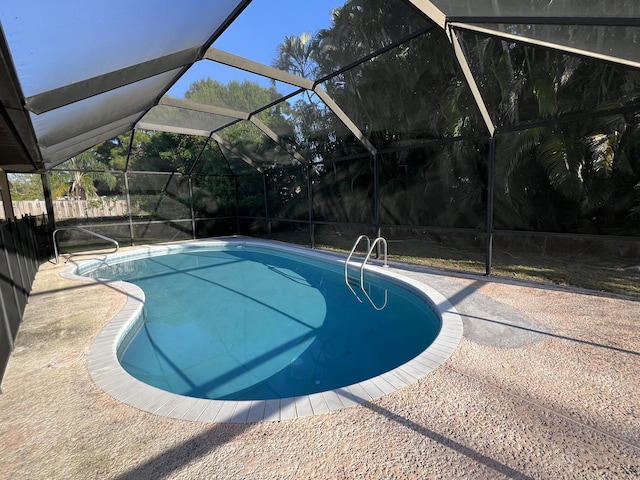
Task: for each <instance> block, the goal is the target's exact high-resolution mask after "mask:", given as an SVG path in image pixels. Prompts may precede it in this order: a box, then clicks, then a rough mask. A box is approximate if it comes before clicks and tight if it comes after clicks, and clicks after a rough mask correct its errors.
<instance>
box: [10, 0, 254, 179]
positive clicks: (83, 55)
mask: <svg viewBox="0 0 640 480" xmlns="http://www.w3.org/2000/svg"><path fill="white" fill-rule="evenodd" d="M242 3H243V2H241V1H238V0H221V1H216V2H204V3H203V2H200V1H196V0H188V1H186V2H180V3H176V2H171V1H168V0H160V1H154V2H150V1H140V2H134V3H131V2H127V1H125V0H115V1H112V2H106V3H92V4H91V5H90V6H89V5H87V4H86V3H85V2H79V1H67V2H48V1H45V0H34V1H29V2H22V1H8V2H3V5H2V8H1V9H0V21H1V22H2V27H3V30H4V32H5V35H6V37H7V41H8V44H9V46H10V50H11V55H12V59H13V61H14V64H15V68H16V71H17V74H18V77H19V79H20V85H21V88H22V91H23V93H24V95H25V97H26V105H27V108H28V109H29V110H31V111H32V112H33V115H32V122H33V123H34V129H35V130H36V136H37V137H38V139H39V140H40V136H42V138H43V141H42V142H40V144H41V147H42V153H43V156H44V161H45V166H46V167H48V168H50V167H51V166H54V165H55V164H56V163H59V162H61V161H64V160H66V158H69V157H70V156H73V155H75V154H77V153H80V152H81V151H83V150H84V149H86V148H89V147H91V146H93V145H95V144H96V143H99V142H101V141H104V140H105V139H108V138H110V137H113V136H115V135H117V134H118V133H124V132H125V131H127V130H128V129H130V128H131V127H132V126H133V123H134V122H135V119H136V118H139V117H140V115H141V114H142V113H143V112H144V111H145V110H146V109H148V108H149V107H151V105H153V103H154V101H155V100H156V99H157V98H158V97H159V96H160V95H161V94H162V93H163V92H164V91H166V89H168V88H169V86H170V85H171V83H172V82H173V81H174V80H175V79H176V78H177V76H178V75H179V73H180V72H181V71H182V68H183V67H184V66H186V65H189V64H190V63H191V62H193V61H195V60H196V59H197V56H198V53H199V51H200V50H201V49H202V48H204V47H206V46H208V44H209V42H210V40H211V39H212V38H213V36H214V33H215V32H216V31H217V29H219V28H220V27H222V26H223V24H224V22H225V21H226V20H227V18H228V17H229V15H230V14H231V13H232V12H233V11H234V10H235V9H236V8H237V7H238V6H239V5H240V4H242ZM134 116H135V117H136V118H134V119H133V120H131V118H132V117H134ZM125 118H126V119H128V120H130V121H129V122H128V123H124V122H123V119H125ZM116 126H117V127H118V128H117V129H116V128H115V127H116ZM96 132H100V133H96Z"/></svg>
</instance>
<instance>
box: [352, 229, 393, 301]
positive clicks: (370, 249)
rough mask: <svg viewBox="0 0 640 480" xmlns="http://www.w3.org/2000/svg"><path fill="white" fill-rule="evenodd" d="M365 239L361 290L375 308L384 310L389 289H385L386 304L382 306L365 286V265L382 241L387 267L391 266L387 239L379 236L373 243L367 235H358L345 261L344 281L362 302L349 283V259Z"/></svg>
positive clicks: (361, 268) (361, 269) (361, 267)
mask: <svg viewBox="0 0 640 480" xmlns="http://www.w3.org/2000/svg"><path fill="white" fill-rule="evenodd" d="M363 239H366V240H367V255H366V257H365V259H364V261H363V262H362V265H360V290H362V293H364V295H365V296H366V297H367V300H369V303H370V304H371V305H372V306H373V308H375V309H376V310H382V309H383V308H384V307H386V306H387V299H388V296H387V290H385V291H384V304H383V305H382V306H381V307H378V306H377V305H376V304H375V302H374V301H373V299H372V298H371V296H370V295H369V293H367V290H366V289H365V288H364V266H365V265H366V263H367V262H368V261H369V258H371V253H373V250H374V249H375V247H376V246H377V245H378V243H382V245H383V246H384V266H385V267H388V266H389V265H387V241H386V240H385V239H384V238H382V237H378V238H376V239H375V240H374V241H373V243H371V240H370V239H369V237H368V236H366V235H360V236H359V237H358V239H357V240H356V241H355V243H354V244H353V248H352V249H351V252H349V256H348V257H347V259H346V260H345V262H344V283H346V285H347V287H349V290H351V293H353V295H354V296H355V297H356V299H358V301H359V302H360V303H362V300H361V299H360V297H359V296H358V294H357V293H356V291H355V290H354V289H353V287H351V284H350V283H349V261H350V260H351V257H352V256H353V253H354V252H355V251H356V248H357V247H358V244H359V243H360V241H361V240H363Z"/></svg>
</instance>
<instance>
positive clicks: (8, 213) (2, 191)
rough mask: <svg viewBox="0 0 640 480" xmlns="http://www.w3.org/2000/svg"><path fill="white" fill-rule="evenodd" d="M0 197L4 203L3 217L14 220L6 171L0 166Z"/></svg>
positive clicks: (14, 215)
mask: <svg viewBox="0 0 640 480" xmlns="http://www.w3.org/2000/svg"><path fill="white" fill-rule="evenodd" d="M0 198H1V199H2V204H3V205H4V218H6V219H7V220H15V219H16V214H15V212H14V211H13V203H11V192H10V191H9V179H8V178H7V172H5V171H4V170H2V169H1V168H0Z"/></svg>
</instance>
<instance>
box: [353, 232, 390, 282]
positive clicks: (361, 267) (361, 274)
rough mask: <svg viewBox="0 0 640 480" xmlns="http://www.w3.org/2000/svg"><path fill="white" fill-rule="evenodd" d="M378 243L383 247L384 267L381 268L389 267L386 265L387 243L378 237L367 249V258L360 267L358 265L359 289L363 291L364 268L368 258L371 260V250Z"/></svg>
mask: <svg viewBox="0 0 640 480" xmlns="http://www.w3.org/2000/svg"><path fill="white" fill-rule="evenodd" d="M378 243H382V245H383V247H384V265H383V267H388V266H389V265H388V264H387V241H386V240H385V239H384V238H382V237H378V238H376V239H375V240H374V241H373V243H372V244H371V246H370V247H369V251H368V252H367V256H366V257H365V258H364V262H362V265H360V288H362V289H363V290H364V266H365V265H366V264H367V262H368V261H369V258H371V253H372V252H373V249H374V248H376V245H377V244H378Z"/></svg>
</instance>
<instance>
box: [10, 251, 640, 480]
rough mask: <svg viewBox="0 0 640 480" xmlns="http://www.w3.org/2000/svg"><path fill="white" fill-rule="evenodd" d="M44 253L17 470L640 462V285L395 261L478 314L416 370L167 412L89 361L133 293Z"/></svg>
mask: <svg viewBox="0 0 640 480" xmlns="http://www.w3.org/2000/svg"><path fill="white" fill-rule="evenodd" d="M62 268H64V266H63V265H60V266H56V265H53V264H52V263H45V264H43V265H42V266H41V267H40V269H39V272H38V274H37V276H36V280H35V283H34V285H33V292H32V293H31V297H30V300H29V304H28V305H27V309H26V311H25V315H24V321H23V324H22V326H21V328H20V331H19V333H18V338H17V341H16V346H15V351H14V352H13V354H12V356H11V358H10V360H9V364H8V367H7V371H6V374H5V377H4V380H3V383H2V392H3V393H2V394H1V395H0V444H1V448H0V472H1V473H0V476H1V477H2V478H8V479H41V478H42V479H85V478H87V479H89V478H90V479H93V478H95V479H120V480H125V479H127V480H129V479H131V480H133V479H136V480H137V479H391V478H393V479H396V478H397V479H423V478H424V479H430V478H434V479H449V478H451V479H453V478H455V479H459V478H474V479H484V478H487V479H500V478H522V479H527V478H535V479H559V478H571V479H573V478H576V479H586V478H594V479H595V478H597V479H602V478H606V479H609V478H611V479H614V478H615V479H625V478H628V479H637V478H640V301H638V300H637V299H631V298H625V297H620V296H611V295H605V294H600V293H597V292H590V291H583V290H576V289H569V288H555V287H550V286H542V285H536V284H531V283H523V282H517V283H516V282H512V281H507V280H499V279H495V278H486V277H483V276H470V275H468V276H462V275H454V274H451V273H447V272H440V271H436V270H428V269H419V268H416V267H402V268H400V266H398V265H393V266H392V268H393V269H395V270H398V271H399V272H400V273H402V274H404V275H407V276H410V277H412V278H414V279H418V280H420V281H423V282H425V283H427V284H428V285H430V286H431V287H433V288H435V289H436V290H438V291H439V292H440V293H442V294H443V295H445V296H446V297H447V298H448V299H449V301H450V302H451V303H452V304H453V305H454V307H455V308H456V309H457V311H458V313H459V314H460V315H461V317H462V319H463V322H464V336H463V338H462V340H461V342H460V344H459V346H458V348H457V349H456V350H455V352H454V353H453V355H452V356H451V357H450V358H449V359H448V360H447V361H446V362H445V363H444V364H443V365H441V366H440V367H438V368H437V369H436V370H435V371H433V372H432V373H431V374H429V375H427V376H426V377H424V378H423V379H421V380H419V381H417V382H416V383H414V384H412V385H410V386H408V387H405V388H402V389H400V390H398V391H396V392H393V393H390V394H388V395H386V396H384V397H382V398H379V399H377V400H374V401H371V402H368V403H364V404H361V405H356V406H352V407H349V408H346V409H344V410H339V411H333V412H329V413H325V414H322V415H318V416H313V417H305V418H299V419H295V420H288V421H275V422H263V423H253V424H230V423H221V424H210V423H199V422H191V421H185V420H177V419H171V418H164V417H161V416H158V415H154V414H150V413H146V412H143V411H139V410H137V409H135V408H133V407H130V406H128V405H124V404H122V403H120V402H118V401H116V400H114V399H113V398H111V397H110V396H108V395H107V394H105V393H104V392H103V391H102V390H101V389H100V388H98V387H97V386H96V385H95V384H94V383H93V381H92V380H91V378H90V376H89V373H88V371H87V364H86V360H87V352H88V350H89V346H90V345H91V342H92V340H93V339H94V338H95V337H96V335H97V334H98V333H99V332H100V330H101V329H102V328H103V327H104V326H105V325H106V324H107V323H108V322H109V320H110V319H111V318H112V317H113V316H114V315H115V314H116V313H117V312H118V311H119V309H120V308H122V306H123V305H124V303H125V295H124V294H123V293H122V292H121V291H119V290H117V289H115V288H112V287H110V286H108V285H104V284H102V285H101V284H96V283H94V282H77V281H71V280H66V279H64V278H62V277H60V275H59V273H60V271H61V270H62Z"/></svg>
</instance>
